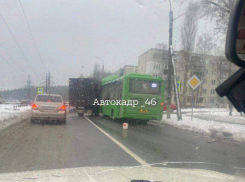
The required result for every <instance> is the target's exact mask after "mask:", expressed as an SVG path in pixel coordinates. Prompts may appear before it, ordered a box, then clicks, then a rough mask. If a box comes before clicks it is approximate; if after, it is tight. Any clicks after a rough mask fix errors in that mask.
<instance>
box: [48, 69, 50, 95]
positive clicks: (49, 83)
mask: <svg viewBox="0 0 245 182" xmlns="http://www.w3.org/2000/svg"><path fill="white" fill-rule="evenodd" d="M48 93H49V94H50V71H49V72H48Z"/></svg>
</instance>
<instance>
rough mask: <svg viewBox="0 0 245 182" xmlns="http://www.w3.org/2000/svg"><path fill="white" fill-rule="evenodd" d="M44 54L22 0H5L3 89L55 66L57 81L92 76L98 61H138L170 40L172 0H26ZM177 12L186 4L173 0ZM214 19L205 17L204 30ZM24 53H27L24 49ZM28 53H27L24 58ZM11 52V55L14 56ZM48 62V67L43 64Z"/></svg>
mask: <svg viewBox="0 0 245 182" xmlns="http://www.w3.org/2000/svg"><path fill="white" fill-rule="evenodd" d="M21 2H22V5H23V8H24V11H25V14H26V17H27V19H28V23H29V25H30V28H31V30H32V33H33V36H34V39H35V42H36V45H37V47H38V50H39V52H40V55H41V58H42V60H43V63H42V61H41V60H40V57H39V56H38V52H37V51H36V49H35V46H34V42H33V40H32V38H31V34H30V32H29V29H28V26H27V22H26V21H25V18H24V14H23V12H22V9H21V6H20V3H19V0H5V1H4V0H1V2H0V13H1V14H2V16H3V18H4V19H5V21H6V23H7V25H8V26H9V29H10V30H11V32H12V34H13V36H14V37H15V38H16V41H17V43H18V45H19V47H20V48H21V51H22V52H21V51H20V50H19V49H18V46H17V44H16V43H15V41H14V40H13V38H12V37H11V34H10V32H9V31H8V29H7V27H6V25H5V24H4V22H3V20H2V19H1V18H0V29H1V33H0V67H1V72H0V75H1V76H0V90H3V89H13V88H19V87H23V86H24V85H25V81H26V79H27V76H28V75H30V76H31V80H32V81H33V84H34V85H40V83H41V82H43V81H44V77H45V74H46V72H47V71H50V72H51V75H52V77H53V81H54V83H55V85H68V78H71V77H78V76H80V74H81V73H82V74H83V75H85V76H87V75H90V73H91V72H92V70H93V66H94V64H95V63H98V64H101V61H100V60H99V59H96V58H95V57H96V56H97V57H99V58H101V59H102V60H103V61H104V65H105V69H106V70H110V71H115V70H118V69H119V68H120V67H121V66H123V65H125V64H126V65H137V60H138V56H139V55H141V54H142V53H144V52H145V51H147V50H148V49H150V48H152V47H156V44H157V43H160V42H163V43H165V44H168V24H169V21H168V18H169V17H168V15H169V2H168V1H166V0H52V1H51V0H21ZM173 11H174V17H177V16H179V15H181V14H182V13H184V12H185V7H184V6H183V5H181V4H179V3H173ZM183 19H184V16H183V17H181V18H179V19H178V20H176V21H175V22H174V42H173V43H174V47H175V49H176V50H178V49H180V48H181V46H180V37H179V36H180V25H181V22H183ZM208 27H209V25H207V24H206V23H205V25H204V24H203V23H202V25H201V29H202V31H204V30H206V29H208ZM22 53H23V54H24V56H23V54H22ZM9 55H10V57H9ZM24 57H26V59H24ZM11 58H12V59H11ZM44 65H45V66H46V70H45V68H44Z"/></svg>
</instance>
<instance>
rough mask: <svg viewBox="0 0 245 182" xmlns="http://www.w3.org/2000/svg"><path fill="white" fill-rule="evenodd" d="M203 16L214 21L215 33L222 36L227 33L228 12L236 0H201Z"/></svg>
mask: <svg viewBox="0 0 245 182" xmlns="http://www.w3.org/2000/svg"><path fill="white" fill-rule="evenodd" d="M201 2H202V4H203V5H204V6H203V8H202V10H203V12H204V16H205V17H207V18H209V19H210V20H214V21H215V24H216V27H215V33H217V34H220V36H224V35H225V34H226V32H227V27H228V22H229V17H230V12H231V10H232V7H233V6H234V4H235V2H236V0H201Z"/></svg>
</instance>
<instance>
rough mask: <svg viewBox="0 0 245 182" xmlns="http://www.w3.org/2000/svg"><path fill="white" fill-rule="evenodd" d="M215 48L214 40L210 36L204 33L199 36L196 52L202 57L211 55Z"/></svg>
mask: <svg viewBox="0 0 245 182" xmlns="http://www.w3.org/2000/svg"><path fill="white" fill-rule="evenodd" d="M213 48H214V44H213V38H212V37H211V36H210V34H207V33H203V34H202V35H200V36H199V39H198V42H197V46H196V52H197V53H199V54H202V55H207V54H211V51H212V50H213Z"/></svg>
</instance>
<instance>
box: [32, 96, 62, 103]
mask: <svg viewBox="0 0 245 182" xmlns="http://www.w3.org/2000/svg"><path fill="white" fill-rule="evenodd" d="M36 101H37V102H62V99H61V97H60V96H52V95H38V96H37V98H36Z"/></svg>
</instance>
